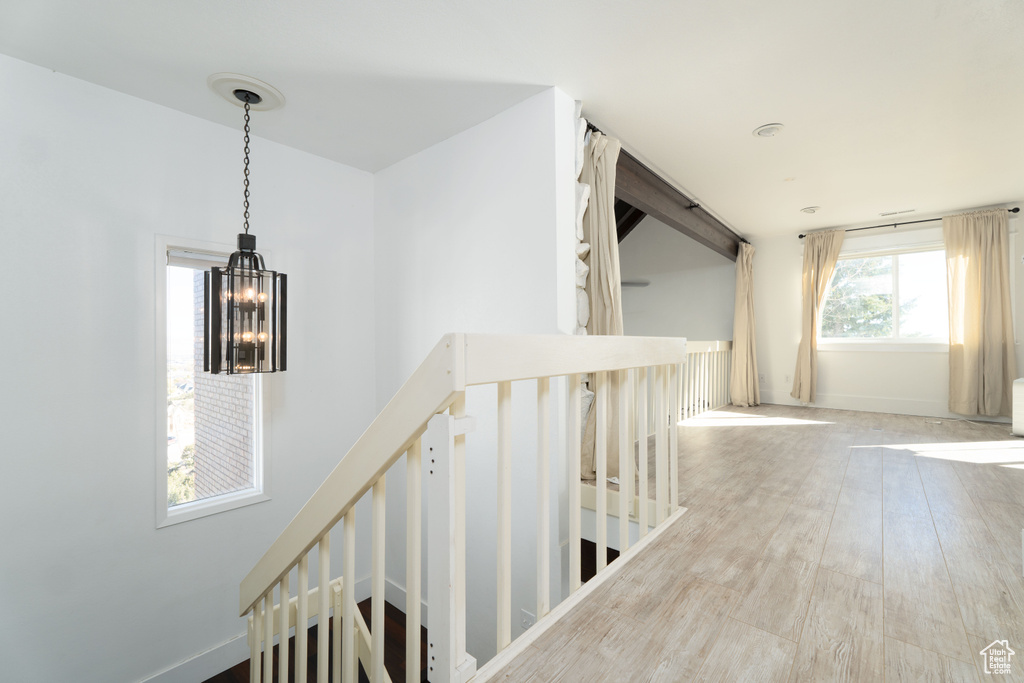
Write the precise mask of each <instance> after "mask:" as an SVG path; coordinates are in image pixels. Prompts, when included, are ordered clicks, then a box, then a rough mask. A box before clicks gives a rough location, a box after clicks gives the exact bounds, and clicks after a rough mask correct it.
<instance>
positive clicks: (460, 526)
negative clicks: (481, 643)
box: [449, 392, 476, 676]
mask: <svg viewBox="0 0 1024 683" xmlns="http://www.w3.org/2000/svg"><path fill="white" fill-rule="evenodd" d="M449 410H450V412H451V415H452V417H454V418H455V419H456V420H462V419H463V418H465V417H466V393H465V392H460V393H459V394H457V395H456V396H455V400H454V401H453V402H452V405H451V408H450V409H449ZM451 453H452V459H451V468H452V510H453V511H454V518H455V519H454V527H455V546H454V549H455V553H454V560H455V580H454V582H453V583H452V588H451V592H452V597H453V599H454V601H455V614H454V616H453V618H452V628H451V630H450V631H449V632H450V633H451V634H452V639H453V641H454V643H453V647H454V652H455V665H456V667H457V668H458V669H459V671H460V672H462V673H463V674H464V675H466V676H469V675H471V674H472V672H474V671H476V668H475V667H476V660H475V659H474V658H473V657H470V656H469V655H468V654H467V653H466V429H464V428H460V429H456V430H455V433H454V435H453V438H452V450H451Z"/></svg>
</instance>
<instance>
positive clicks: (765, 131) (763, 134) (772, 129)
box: [751, 123, 785, 138]
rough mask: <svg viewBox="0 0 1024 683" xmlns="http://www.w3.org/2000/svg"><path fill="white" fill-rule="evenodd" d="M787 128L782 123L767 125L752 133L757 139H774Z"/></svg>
mask: <svg viewBox="0 0 1024 683" xmlns="http://www.w3.org/2000/svg"><path fill="white" fill-rule="evenodd" d="M783 128H785V126H783V125H782V124H781V123H766V124H764V125H763V126H758V127H757V128H755V129H754V132H753V133H751V135H753V136H754V137H755V138H773V137H775V136H776V135H778V134H779V133H781V132H782V129H783Z"/></svg>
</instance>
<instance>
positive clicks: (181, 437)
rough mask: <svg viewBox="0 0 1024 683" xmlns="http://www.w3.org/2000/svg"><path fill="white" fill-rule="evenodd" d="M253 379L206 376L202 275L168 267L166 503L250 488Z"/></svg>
mask: <svg viewBox="0 0 1024 683" xmlns="http://www.w3.org/2000/svg"><path fill="white" fill-rule="evenodd" d="M255 382H256V379H255V377H254V376H253V375H223V374H221V375H212V374H210V373H205V372H203V271H202V270H198V269H194V268H187V267H179V266H168V267H167V505H168V506H169V507H173V506H175V505H180V504H182V503H188V502H191V501H195V500H203V499H206V498H211V497H213V496H219V495H222V494H225V493H232V492H235V491H242V490H246V489H252V488H254V487H255V485H256V479H255V468H254V465H255V458H254V454H255V434H256V429H255V414H256V405H255V402H256V391H255V386H256V384H255Z"/></svg>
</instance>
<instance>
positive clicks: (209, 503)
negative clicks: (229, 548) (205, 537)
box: [156, 490, 270, 529]
mask: <svg viewBox="0 0 1024 683" xmlns="http://www.w3.org/2000/svg"><path fill="white" fill-rule="evenodd" d="M265 500H270V496H268V495H267V494H266V493H264V492H263V491H254V490H248V491H236V492H235V493H226V494H224V495H222V496H214V497H213V498H207V499H205V500H197V501H195V502H192V503H182V504H181V505H175V506H174V507H172V508H167V510H166V511H165V513H164V516H163V519H161V520H159V521H158V522H157V525H156V528H157V529H162V528H163V527H166V526H171V525H172V524H181V523H182V522H191V521H192V520H194V519H199V518H201V517H209V516H210V515H215V514H217V513H219V512H227V511H228V510H235V509H237V508H240V507H245V506H247V505H255V504H256V503H262V502H263V501H265Z"/></svg>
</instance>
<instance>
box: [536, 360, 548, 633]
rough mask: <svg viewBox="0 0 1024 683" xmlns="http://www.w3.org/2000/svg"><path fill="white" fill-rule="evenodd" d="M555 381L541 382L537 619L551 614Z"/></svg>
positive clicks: (538, 447)
mask: <svg viewBox="0 0 1024 683" xmlns="http://www.w3.org/2000/svg"><path fill="white" fill-rule="evenodd" d="M550 392H551V381H550V380H549V379H548V378H547V377H541V378H540V379H538V380H537V618H538V619H540V618H541V617H543V616H544V615H545V614H547V613H548V612H549V611H550V610H551V404H550Z"/></svg>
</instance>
